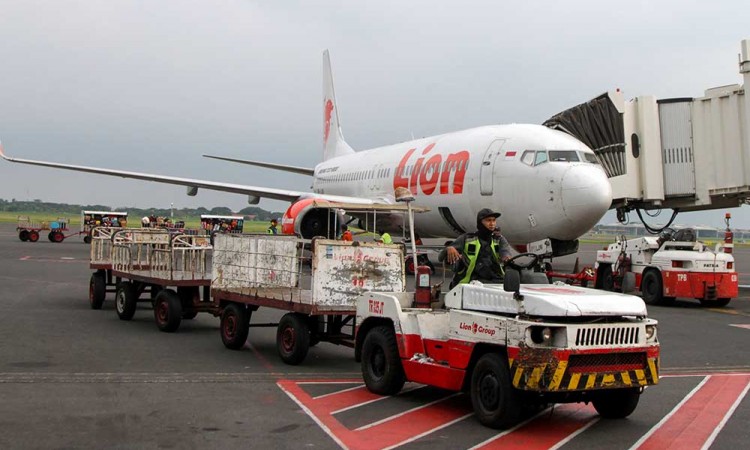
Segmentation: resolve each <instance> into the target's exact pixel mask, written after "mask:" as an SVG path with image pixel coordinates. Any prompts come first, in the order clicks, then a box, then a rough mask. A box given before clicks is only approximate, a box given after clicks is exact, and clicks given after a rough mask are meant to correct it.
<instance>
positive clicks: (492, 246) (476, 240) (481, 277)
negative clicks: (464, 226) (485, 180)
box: [438, 208, 511, 289]
mask: <svg viewBox="0 0 750 450" xmlns="http://www.w3.org/2000/svg"><path fill="white" fill-rule="evenodd" d="M498 217H500V213H499V212H495V211H493V210H491V209H489V208H484V209H482V210H480V211H479V213H478V214H477V231H476V232H474V233H464V234H462V235H461V236H459V237H458V238H457V239H456V240H455V241H453V242H452V243H451V244H450V245H449V246H447V247H445V249H443V250H442V251H441V252H440V255H439V256H438V259H439V260H440V261H441V262H442V261H447V262H448V264H454V269H453V272H454V276H453V281H451V284H450V287H451V289H452V288H453V287H455V286H456V285H458V284H462V283H468V282H469V281H472V280H478V281H481V282H483V283H502V281H503V275H504V272H503V267H502V263H503V262H505V261H507V260H509V259H510V257H511V251H510V245H509V244H508V241H507V240H506V239H505V238H504V237H503V236H502V235H501V234H500V232H499V231H498V230H496V229H495V227H496V224H497V218H498Z"/></svg>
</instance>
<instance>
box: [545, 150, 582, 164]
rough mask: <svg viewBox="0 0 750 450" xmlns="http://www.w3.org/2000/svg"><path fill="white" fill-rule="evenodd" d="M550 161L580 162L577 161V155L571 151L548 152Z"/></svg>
mask: <svg viewBox="0 0 750 450" xmlns="http://www.w3.org/2000/svg"><path fill="white" fill-rule="evenodd" d="M549 160H550V161H568V162H570V161H580V160H579V159H578V153H576V152H575V151H573V150H550V151H549Z"/></svg>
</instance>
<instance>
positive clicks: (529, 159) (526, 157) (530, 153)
mask: <svg viewBox="0 0 750 450" xmlns="http://www.w3.org/2000/svg"><path fill="white" fill-rule="evenodd" d="M521 162H522V163H524V164H526V165H527V166H533V165H534V150H526V151H525V152H523V155H521Z"/></svg>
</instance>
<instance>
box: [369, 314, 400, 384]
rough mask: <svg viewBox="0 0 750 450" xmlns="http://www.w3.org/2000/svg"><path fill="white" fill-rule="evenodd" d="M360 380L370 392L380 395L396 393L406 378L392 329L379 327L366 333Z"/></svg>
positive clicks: (384, 326)
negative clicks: (362, 380)
mask: <svg viewBox="0 0 750 450" xmlns="http://www.w3.org/2000/svg"><path fill="white" fill-rule="evenodd" d="M362 378H364V380H365V385H366V386H367V389H369V390H370V392H373V393H375V394H380V395H393V394H396V393H398V392H399V391H400V390H401V388H402V387H404V382H405V381H406V376H405V375H404V368H403V366H402V365H401V357H400V356H399V354H398V346H397V345H396V335H395V334H394V333H393V329H392V328H391V327H389V326H386V325H380V326H377V327H375V328H373V329H372V330H370V332H369V333H367V336H365V340H364V342H363V343H362Z"/></svg>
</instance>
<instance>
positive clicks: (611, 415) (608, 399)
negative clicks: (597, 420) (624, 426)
mask: <svg viewBox="0 0 750 450" xmlns="http://www.w3.org/2000/svg"><path fill="white" fill-rule="evenodd" d="M640 397H641V392H640V389H638V388H631V389H611V390H604V391H601V392H599V393H598V394H597V395H596V396H595V397H594V398H593V399H592V400H591V403H593V404H594V409H596V412H598V413H599V415H600V416H602V417H604V418H605V419H624V418H625V417H628V416H629V415H630V414H632V413H633V411H635V408H636V407H637V406H638V400H639V399H640Z"/></svg>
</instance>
